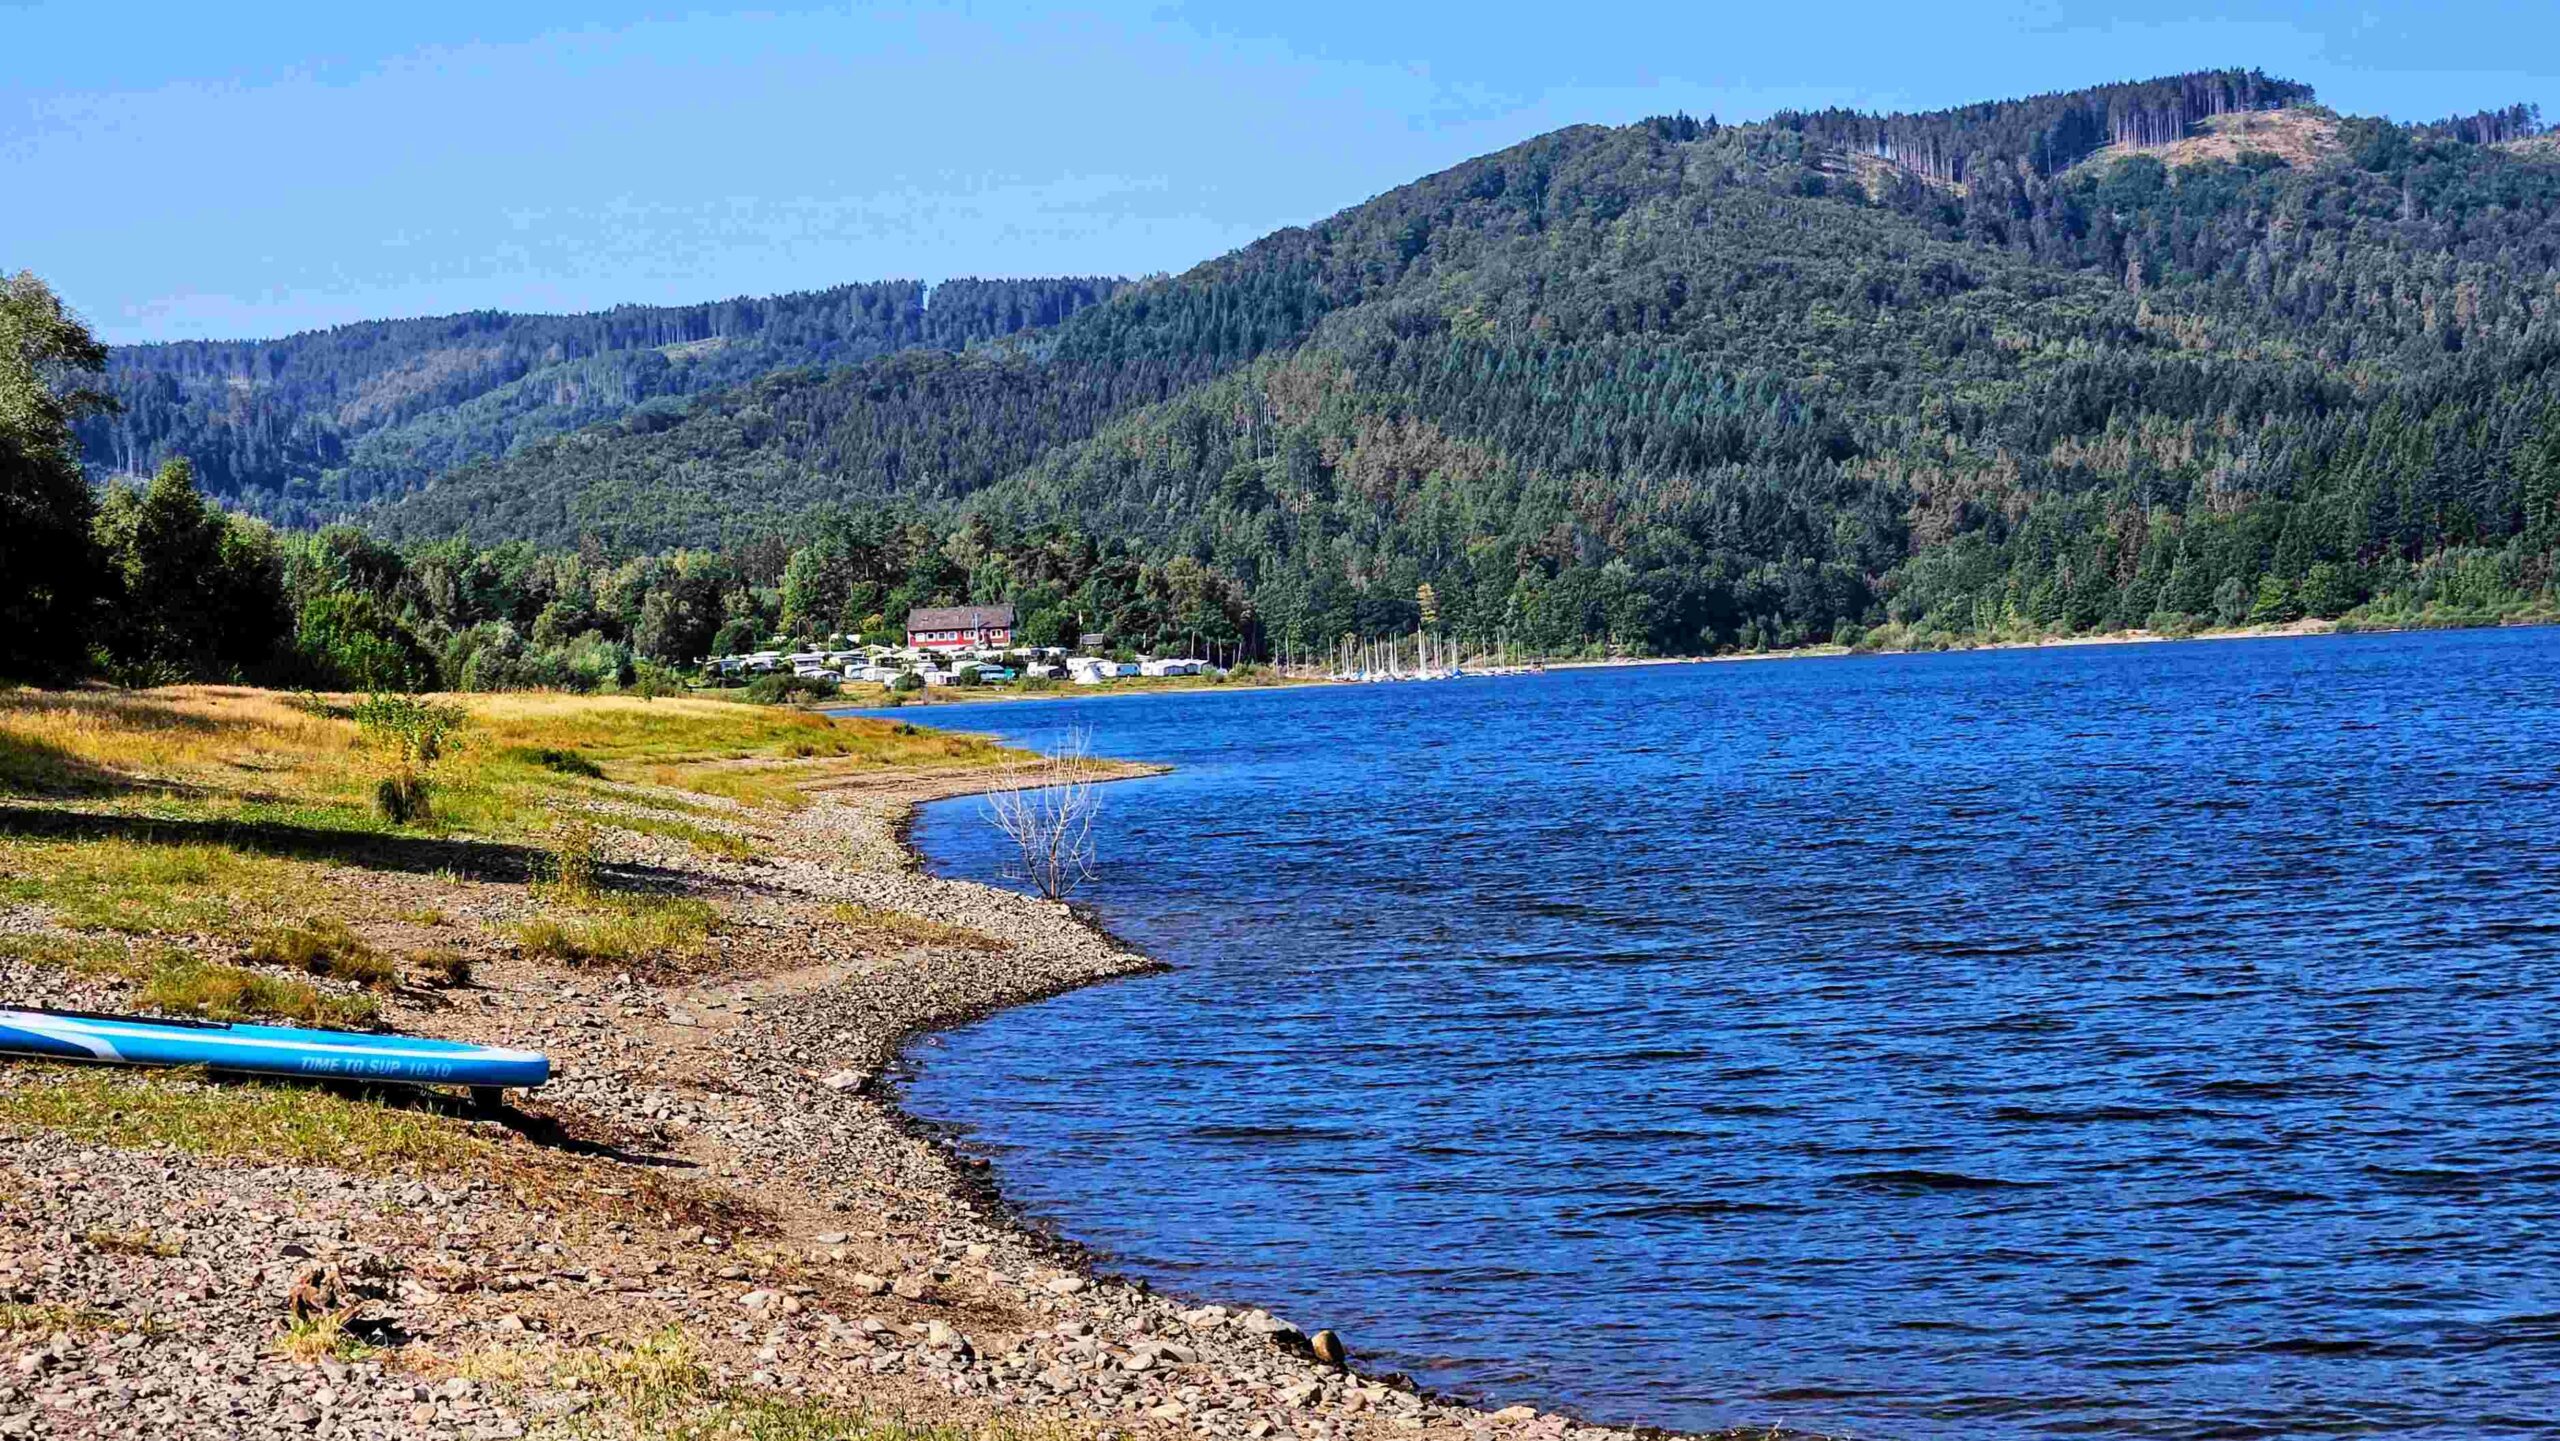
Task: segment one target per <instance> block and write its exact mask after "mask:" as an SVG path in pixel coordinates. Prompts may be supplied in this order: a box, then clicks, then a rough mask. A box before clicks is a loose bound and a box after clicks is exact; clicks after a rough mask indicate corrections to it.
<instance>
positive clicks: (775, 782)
mask: <svg viewBox="0 0 2560 1441" xmlns="http://www.w3.org/2000/svg"><path fill="white" fill-rule="evenodd" d="M427 704H428V705H429V706H430V707H442V708H445V710H444V714H445V717H446V721H445V723H446V724H447V725H448V727H449V731H450V733H449V734H448V735H445V736H443V737H442V738H441V739H440V740H439V742H438V744H437V746H436V747H435V754H434V756H433V758H432V759H428V760H423V761H422V760H420V759H419V757H418V756H417V755H416V754H414V753H413V752H414V747H409V746H405V745H404V744H403V743H402V741H401V739H400V737H399V736H398V735H396V734H388V733H386V727H384V726H383V725H381V724H378V723H376V722H375V720H374V718H373V716H372V713H370V712H367V711H365V710H364V708H363V707H362V705H361V703H360V702H359V700H358V698H356V697H351V696H322V695H309V694H304V695H290V694H282V693H277V692H272V691H260V690H251V689H245V688H239V687H222V686H188V687H176V688H171V689H165V690H153V691H138V692H128V691H113V690H103V689H97V690H79V691H64V692H46V691H28V690H20V691H11V692H6V693H0V915H7V916H9V917H12V918H13V920H12V923H11V925H10V926H9V927H8V928H7V929H6V933H0V961H10V962H15V963H16V964H18V965H21V966H28V967H36V968H41V969H45V970H49V971H53V972H58V973H64V974H69V975H74V976H77V977H79V978H81V979H82V980H84V981H85V982H87V983H90V984H91V985H92V986H93V987H95V988H96V989H97V990H99V991H100V992H102V993H104V994H106V995H108V996H110V997H112V998H113V999H115V1000H117V1001H119V1002H120V1003H124V1004H130V1005H133V1006H137V1007H141V1008H145V1009H151V1010H158V1011H163V1012H167V1013H172V1014H191V1015H198V1016H204V1017H209V1018H213V1019H225V1020H235V1019H252V1018H275V1019H283V1020H290V1021H295V1022H303V1023H314V1024H323V1025H352V1026H363V1025H367V1024H371V1023H372V1022H373V1021H374V1020H375V1019H376V1017H377V1015H378V1012H379V1003H378V998H379V997H381V996H383V995H385V994H387V993H391V992H394V991H397V990H399V989H401V988H418V987H441V986H448V985H450V984H452V983H453V982H454V981H456V980H458V979H460V978H461V977H462V976H465V975H467V974H468V970H469V952H470V951H471V950H473V949H486V948H487V947H489V946H491V945H497V946H510V945H512V946H521V947H523V948H524V949H525V950H527V951H530V952H532V953H534V954H537V955H543V956H548V957H551V958H553V959H556V960H561V961H566V962H570V963H572V964H580V965H615V966H628V965H634V964H644V963H651V962H656V961H661V960H669V959H681V958H682V957H684V956H686V955H688V954H691V953H693V952H695V951H698V950H699V949H700V948H701V947H702V946H703V944H704V942H705V940H706V938H708V937H709V936H711V935H712V934H713V933H714V932H715V931H716V930H717V929H718V927H719V925H720V919H721V918H720V915H719V913H718V911H717V909H716V907H713V906H711V905H709V904H707V903H705V902H701V901H696V900H689V899H685V898H682V897H676V896H668V895H661V894H657V893H654V892H652V891H650V890H648V889H646V888H633V887H619V888H616V887H610V886H601V885H599V884H598V883H597V879H596V871H597V867H598V866H600V865H604V866H608V867H609V865H610V860H611V857H612V856H613V855H614V854H615V853H616V852H617V850H628V849H630V848H631V847H630V845H629V844H628V843H629V842H632V841H635V840H640V839H643V838H645V839H646V840H647V841H649V842H654V843H657V844H659V845H660V846H661V847H662V848H663V847H666V846H672V847H675V848H677V849H678V850H679V851H680V852H681V853H683V854H688V855H694V856H699V857H702V858H705V859H706V860H712V861H723V862H730V863H737V862H744V861H749V860H752V859H753V858H754V857H755V855H756V852H757V842H756V840H755V838H754V833H753V828H752V827H751V826H745V825H741V824H739V823H738V821H737V819H736V817H737V814H738V808H739V807H745V808H747V809H748V810H749V811H759V810H760V811H770V812H786V811H788V810H790V809H791V808H793V807H795V806H797V805H799V804H800V803H801V800H802V797H803V795H804V793H805V788H806V787H808V786H811V785H815V784H824V783H827V782H830V781H837V780H841V779H843V778H845V777H848V776H859V775H861V774H865V773H873V772H877V773H890V772H903V771H911V770H915V769H919V768H926V769H931V768H942V767H960V768H967V767H972V766H981V765H987V764H992V763H995V762H997V761H1000V760H1003V759H1005V758H1007V757H1008V756H1009V755H1010V753H1009V752H1006V751H1003V750H1001V749H999V748H998V747H996V746H994V745H992V744H991V743H989V742H986V741H984V740H982V739H979V738H977V737H972V736H962V735H953V734H950V733H948V732H943V731H938V730H931V729H924V728H919V727H913V726H906V725H901V724H897V723H894V722H888V721H879V720H859V719H842V718H835V717H829V716H824V715H816V714H811V713H807V712H802V711H795V710H789V709H783V708H777V707H770V706H749V705H741V704H735V703H731V702H727V701H721V700H713V699H706V698H683V699H674V698H670V699H657V700H643V699H637V698H627V697H581V696H565V695H555V694H518V695H495V696H464V697H451V698H445V699H441V700H431V701H429V702H428V703H427ZM404 771H407V772H414V773H416V775H417V777H418V780H419V783H420V785H421V787H422V789H421V792H420V793H421V795H422V796H423V797H424V800H423V809H422V810H421V811H420V813H418V814H415V815H411V816H408V817H407V818H406V819H394V818H393V817H392V816H391V815H388V814H386V813H385V810H384V808H383V805H382V802H381V800H380V798H379V797H380V792H381V790H382V787H383V785H384V783H385V780H386V778H388V777H391V776H393V775H395V774H399V773H402V772H404ZM438 878H455V879H471V880H475V881H481V882H487V883H493V884H496V885H499V886H501V887H504V888H507V890H508V893H509V895H508V898H507V899H508V901H509V902H510V905H509V909H511V911H512V912H513V914H511V915H509V916H508V917H507V918H506V919H505V920H503V921H502V922H501V923H499V924H497V925H494V926H493V925H488V924H480V925H468V924H462V923H458V922H456V921H454V920H452V919H451V918H448V917H444V916H441V915H439V914H437V913H436V908H435V905H434V903H433V900H432V897H431V896H428V895H426V894H425V893H428V892H432V891H433V890H434V889H435V882H436V880H437V879H438ZM387 889H388V890H397V891H401V892H404V893H419V894H420V895H421V897H422V898H421V899H420V900H419V901H418V902H417V903H416V904H413V905H410V906H408V907H405V908H396V909H394V910H392V911H391V912H389V913H387V914H386V912H385V911H384V909H383V907H382V905H381V904H380V902H381V900H382V898H383V896H384V895H385V894H386V890H387Z"/></svg>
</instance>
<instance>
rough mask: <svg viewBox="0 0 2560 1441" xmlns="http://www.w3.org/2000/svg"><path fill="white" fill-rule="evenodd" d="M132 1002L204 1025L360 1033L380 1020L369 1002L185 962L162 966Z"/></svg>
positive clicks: (304, 983) (377, 1006) (231, 969)
mask: <svg viewBox="0 0 2560 1441" xmlns="http://www.w3.org/2000/svg"><path fill="white" fill-rule="evenodd" d="M135 999H136V1000H137V1001H139V1002H140V1003H141V1004H143V1005H145V1006H149V1007H151V1008H153V1009H155V1010H160V1011H166V1012H169V1013H171V1014H174V1015H187V1016H200V1017H202V1018H204V1019H205V1020H208V1021H292V1022H294V1023H295V1024H297V1025H305V1026H321V1027H326V1028H335V1029H340V1030H363V1029H365V1028H367V1027H370V1026H372V1025H373V1024H374V1023H375V1022H376V1021H378V1020H380V1019H381V1017H382V1006H381V1004H380V1003H379V1002H377V1001H376V1000H374V998H373V997H371V996H366V995H352V996H351V995H343V994H340V993H338V992H335V991H324V990H322V989H320V988H319V987H318V986H315V985H312V984H311V983H310V982H308V981H297V980H292V979H290V978H287V977H282V976H267V975H260V974H259V973H258V972H256V971H250V970H243V969H241V968H240V967H238V966H226V965H220V964H217V963H215V962H212V961H198V960H190V959H188V958H185V957H177V958H175V959H171V960H167V961H164V962H162V963H161V964H160V965H159V966H158V967H157V968H156V969H155V970H153V972H152V973H151V977H150V979H149V980H147V981H146V982H144V983H143V987H142V990H141V991H140V992H139V993H138V994H137V995H136V997H135Z"/></svg>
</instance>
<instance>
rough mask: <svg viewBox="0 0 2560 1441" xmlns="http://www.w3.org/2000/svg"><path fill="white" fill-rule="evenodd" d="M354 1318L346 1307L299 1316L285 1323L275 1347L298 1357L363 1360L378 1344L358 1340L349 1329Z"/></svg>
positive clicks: (289, 1355) (303, 1359)
mask: <svg viewBox="0 0 2560 1441" xmlns="http://www.w3.org/2000/svg"><path fill="white" fill-rule="evenodd" d="M349 1319H351V1318H350V1317H349V1315H348V1313H346V1312H344V1311H338V1312H332V1313H330V1314H327V1315H322V1316H303V1317H296V1318H295V1319H294V1320H292V1321H289V1322H287V1323H285V1330H284V1335H283V1336H281V1337H280V1338H278V1339H277V1342H276V1350H277V1351H278V1352H280V1353H282V1354H283V1355H285V1356H288V1357H290V1358H292V1359H293V1360H296V1361H344V1362H348V1363H354V1362H357V1361H363V1360H366V1359H368V1358H370V1357H372V1356H373V1355H374V1354H376V1351H377V1349H378V1348H376V1347H373V1346H370V1345H367V1344H366V1343H365V1342H363V1341H361V1340H358V1339H357V1338H356V1336H355V1333H353V1332H351V1331H349V1330H348V1329H347V1322H348V1320H349Z"/></svg>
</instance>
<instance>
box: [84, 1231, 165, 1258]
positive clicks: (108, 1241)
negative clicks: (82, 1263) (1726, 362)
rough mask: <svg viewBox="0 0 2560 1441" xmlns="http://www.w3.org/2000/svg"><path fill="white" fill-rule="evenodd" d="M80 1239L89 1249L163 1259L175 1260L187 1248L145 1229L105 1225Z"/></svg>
mask: <svg viewBox="0 0 2560 1441" xmlns="http://www.w3.org/2000/svg"><path fill="white" fill-rule="evenodd" d="M80 1240H81V1244H83V1245H85V1246H87V1247H88V1248H89V1249H90V1250H92V1251H99V1252H103V1253H105V1254H106V1255H110V1256H157V1257H159V1258H160V1259H161V1260H163V1261H169V1260H175V1259H176V1258H178V1257H180V1256H183V1255H185V1254H186V1249H187V1248H186V1247H185V1246H184V1245H182V1244H180V1243H179V1242H176V1241H172V1240H168V1239H166V1238H164V1237H160V1236H155V1235H153V1234H152V1233H151V1232H149V1231H147V1230H138V1229H137V1230H131V1231H118V1230H113V1229H110V1228H108V1227H105V1226H99V1227H95V1228H93V1229H92V1230H91V1231H90V1232H89V1234H87V1235H85V1236H83V1237H81V1238H80Z"/></svg>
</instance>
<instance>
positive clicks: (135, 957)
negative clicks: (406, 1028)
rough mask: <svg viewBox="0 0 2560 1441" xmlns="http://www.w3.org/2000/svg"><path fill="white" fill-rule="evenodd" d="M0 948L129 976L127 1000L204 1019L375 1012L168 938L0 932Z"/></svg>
mask: <svg viewBox="0 0 2560 1441" xmlns="http://www.w3.org/2000/svg"><path fill="white" fill-rule="evenodd" d="M0 956H7V957H9V958H10V959H12V960H18V961H24V962H29V963H32V964H35V965H42V966H52V967H56V968H59V969H61V970H64V971H68V972H71V973H72V974H74V975H82V976H97V977H104V978H107V979H111V980H120V981H126V982H130V983H133V984H134V985H136V986H138V987H139V988H140V989H138V990H137V991H135V993H134V1002H135V1003H136V1004H137V1005H141V1006H144V1007H146V1008H148V1009H151V1010H156V1011H163V1012H167V1013H169V1014H172V1015H182V1016H197V1017H201V1018H203V1019H205V1020H209V1021H292V1022H295V1023H296V1024H299V1025H306V1026H333V1027H340V1028H353V1029H362V1028H364V1027H367V1026H371V1025H372V1024H373V1023H374V1022H375V1021H376V1020H377V1019H378V1018H379V1017H380V1015H381V1010H382V1008H381V1006H380V1005H379V1004H378V1003H377V1002H376V1001H375V1000H374V999H373V997H371V996H361V995H359V996H349V995H340V994H337V993H335V992H331V991H324V990H322V989H320V988H319V987H317V986H314V985H312V984H310V983H309V982H307V981H297V980H293V979H290V978H288V977H282V976H268V975H261V974H259V973H258V972H256V971H250V970H244V969H242V968H240V967H238V966H228V965H223V964H221V963H219V962H215V961H202V960H197V959H196V958H194V957H192V956H189V955H188V954H186V953H185V952H184V951H181V950H178V949H177V948H176V947H173V946H163V945H152V944H148V943H143V942H135V941H128V940H125V939H123V938H121V937H116V936H0Z"/></svg>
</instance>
